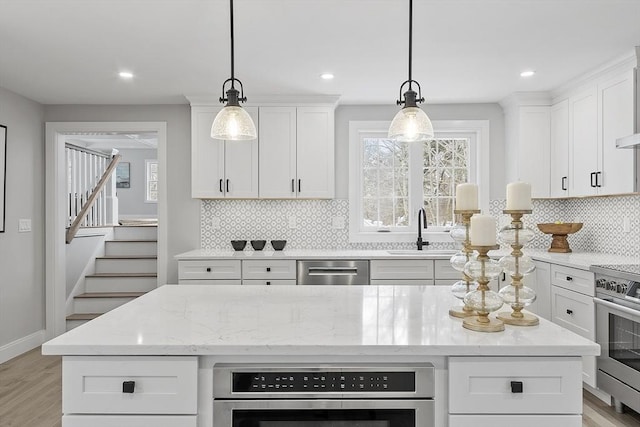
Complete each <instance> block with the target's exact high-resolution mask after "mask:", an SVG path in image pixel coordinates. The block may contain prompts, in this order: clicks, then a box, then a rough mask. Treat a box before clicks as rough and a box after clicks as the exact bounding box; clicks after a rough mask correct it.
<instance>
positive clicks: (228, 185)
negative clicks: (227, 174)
mask: <svg viewBox="0 0 640 427" xmlns="http://www.w3.org/2000/svg"><path fill="white" fill-rule="evenodd" d="M228 192H229V180H227V193H228Z"/></svg>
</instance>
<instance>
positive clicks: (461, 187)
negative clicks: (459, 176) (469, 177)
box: [455, 183, 478, 211]
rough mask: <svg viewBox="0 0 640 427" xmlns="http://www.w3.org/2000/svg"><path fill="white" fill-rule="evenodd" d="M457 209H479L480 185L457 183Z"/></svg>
mask: <svg viewBox="0 0 640 427" xmlns="http://www.w3.org/2000/svg"><path fill="white" fill-rule="evenodd" d="M455 209H456V210H461V211H475V210H477V209H478V186H477V185H476V184H471V183H466V184H458V185H456V207H455Z"/></svg>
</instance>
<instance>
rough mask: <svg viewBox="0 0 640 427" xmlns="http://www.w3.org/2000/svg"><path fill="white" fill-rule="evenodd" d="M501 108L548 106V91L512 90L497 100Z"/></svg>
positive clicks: (549, 98)
mask: <svg viewBox="0 0 640 427" xmlns="http://www.w3.org/2000/svg"><path fill="white" fill-rule="evenodd" d="M499 104H500V106H501V107H502V109H503V110H507V109H511V108H515V107H548V106H550V105H551V94H550V93H549V92H514V93H512V94H511V95H509V96H507V97H506V98H503V99H502V100H500V102H499Z"/></svg>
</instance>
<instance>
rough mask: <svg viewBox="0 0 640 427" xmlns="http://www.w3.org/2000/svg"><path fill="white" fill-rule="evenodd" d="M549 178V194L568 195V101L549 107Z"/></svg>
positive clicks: (554, 195) (553, 195)
mask: <svg viewBox="0 0 640 427" xmlns="http://www.w3.org/2000/svg"><path fill="white" fill-rule="evenodd" d="M550 119H551V159H550V165H551V180H550V187H549V196H551V197H567V196H568V195H569V101H568V100H566V99H565V100H563V101H561V102H559V103H557V104H555V105H553V106H552V107H551V116H550Z"/></svg>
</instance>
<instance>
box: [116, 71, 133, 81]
mask: <svg viewBox="0 0 640 427" xmlns="http://www.w3.org/2000/svg"><path fill="white" fill-rule="evenodd" d="M118 75H119V76H120V78H121V79H126V80H129V79H132V78H133V73H130V72H129V71H120V73H118Z"/></svg>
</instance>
